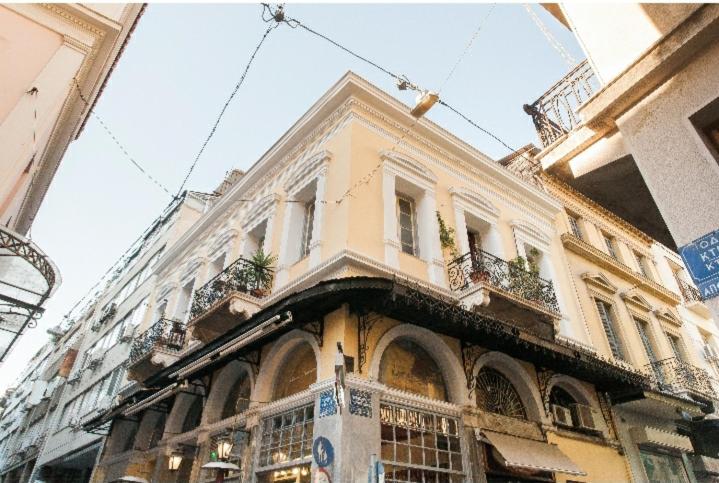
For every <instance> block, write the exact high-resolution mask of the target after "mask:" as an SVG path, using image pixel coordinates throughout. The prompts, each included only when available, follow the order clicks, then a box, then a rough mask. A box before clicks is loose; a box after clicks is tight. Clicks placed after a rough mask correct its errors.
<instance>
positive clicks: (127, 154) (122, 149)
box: [72, 77, 172, 196]
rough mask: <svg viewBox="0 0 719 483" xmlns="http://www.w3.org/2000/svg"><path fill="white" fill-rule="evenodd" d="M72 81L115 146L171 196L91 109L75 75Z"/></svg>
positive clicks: (90, 110) (89, 110)
mask: <svg viewBox="0 0 719 483" xmlns="http://www.w3.org/2000/svg"><path fill="white" fill-rule="evenodd" d="M72 80H73V83H74V85H75V88H76V89H77V93H78V94H79V95H80V99H82V102H83V103H84V104H85V108H87V109H88V113H89V114H90V115H92V116H93V117H94V118H95V119H96V120H97V122H99V123H100V126H102V128H103V129H104V130H105V132H106V133H107V134H108V135H109V136H110V137H111V138H112V140H113V141H114V142H115V144H116V145H117V147H119V148H120V150H121V151H122V152H123V154H124V155H125V157H126V158H127V159H128V160H129V161H130V162H131V163H132V164H133V165H134V166H135V167H136V168H137V169H138V170H140V172H141V173H142V174H143V175H145V177H147V179H149V180H150V181H152V182H153V183H154V184H155V185H156V186H157V187H159V188H160V189H161V190H162V191H164V192H165V193H167V194H168V195H169V196H172V193H170V190H168V189H167V188H166V187H165V185H163V184H162V183H160V182H159V181H158V180H157V179H155V177H154V176H152V175H151V174H150V173H148V172H147V170H146V169H145V168H143V167H142V166H141V165H140V163H138V162H137V161H136V160H135V158H133V157H132V155H130V153H129V152H128V151H127V149H126V148H125V146H124V145H123V144H122V143H121V142H120V140H119V139H118V138H117V136H115V133H113V132H112V130H111V129H110V128H109V127H108V125H107V124H105V121H103V120H102V118H101V117H100V116H99V115H98V114H97V113H96V112H95V109H93V108H92V107H91V106H90V102H89V101H88V100H87V97H85V94H83V92H82V89H81V88H80V84H79V83H78V81H77V77H73V78H72Z"/></svg>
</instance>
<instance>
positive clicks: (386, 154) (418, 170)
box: [379, 150, 437, 185]
mask: <svg viewBox="0 0 719 483" xmlns="http://www.w3.org/2000/svg"><path fill="white" fill-rule="evenodd" d="M379 155H380V158H382V160H383V161H384V166H385V167H390V168H392V169H393V170H394V171H396V172H397V173H399V174H406V175H409V177H410V178H415V181H416V180H421V181H423V182H424V183H426V184H430V185H434V184H435V183H437V176H436V175H435V174H434V173H433V172H432V171H430V170H429V169H428V168H427V167H426V166H424V165H423V164H422V163H420V162H419V161H417V160H415V159H412V158H410V157H409V156H407V155H406V154H402V153H398V152H396V151H391V150H384V151H380V153H379Z"/></svg>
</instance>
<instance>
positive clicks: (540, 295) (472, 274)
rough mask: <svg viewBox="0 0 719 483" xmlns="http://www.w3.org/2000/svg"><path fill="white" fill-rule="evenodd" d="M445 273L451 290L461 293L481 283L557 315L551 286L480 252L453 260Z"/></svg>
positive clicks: (556, 303)
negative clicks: (535, 304) (533, 303)
mask: <svg viewBox="0 0 719 483" xmlns="http://www.w3.org/2000/svg"><path fill="white" fill-rule="evenodd" d="M447 273H448V276H449V287H450V288H451V289H452V290H455V291H461V290H464V289H466V288H468V287H469V286H471V285H472V284H475V283H482V282H483V283H487V284H489V285H492V286H494V287H496V288H499V289H501V290H504V291H506V292H509V293H511V294H513V295H517V296H519V297H521V298H523V299H525V300H528V301H531V302H535V303H537V304H539V305H541V306H542V307H544V308H545V309H547V310H550V311H552V312H555V313H559V303H558V302H557V295H556V294H555V292H554V286H553V285H552V282H550V281H549V280H544V279H543V278H541V277H539V276H538V275H536V274H534V273H531V272H528V271H526V270H523V269H521V268H519V267H516V266H512V265H511V264H510V263H509V262H507V261H506V260H502V259H501V258H499V257H496V256H494V255H492V254H491V253H487V252H485V251H483V250H476V251H472V252H469V253H465V254H464V255H462V256H461V257H458V258H456V259H454V260H453V261H452V262H450V263H449V265H447Z"/></svg>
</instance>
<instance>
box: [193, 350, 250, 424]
mask: <svg viewBox="0 0 719 483" xmlns="http://www.w3.org/2000/svg"><path fill="white" fill-rule="evenodd" d="M242 377H247V378H249V380H250V394H252V388H254V385H255V373H254V372H253V371H252V366H251V365H250V364H248V363H247V362H240V361H232V362H230V363H229V364H227V365H226V366H225V367H223V368H222V369H221V370H220V371H218V372H217V373H216V374H215V382H214V383H213V384H212V389H211V391H210V395H209V396H208V398H207V402H206V403H205V411H204V413H203V414H202V422H203V424H206V423H216V422H217V421H220V420H221V419H222V410H223V408H224V406H225V403H226V402H227V398H228V397H229V395H230V393H231V391H230V387H231V385H233V384H236V383H237V382H239V380H240V378H242Z"/></svg>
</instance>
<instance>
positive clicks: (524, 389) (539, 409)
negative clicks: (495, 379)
mask: <svg viewBox="0 0 719 483" xmlns="http://www.w3.org/2000/svg"><path fill="white" fill-rule="evenodd" d="M484 367H487V368H490V369H494V370H495V371H497V372H499V373H500V374H501V375H503V376H504V377H505V378H506V379H507V380H509V382H510V383H512V386H514V389H515V390H516V391H517V393H518V394H519V397H520V398H521V399H522V404H523V405H524V410H525V411H526V413H527V419H529V420H530V421H542V422H546V421H547V417H546V414H545V413H544V410H543V407H544V405H543V404H542V397H541V396H540V394H539V389H538V388H537V386H536V384H535V383H534V381H533V379H532V377H531V376H530V374H529V373H528V372H527V371H526V369H524V367H522V365H521V364H520V363H519V362H517V361H516V360H514V359H512V358H511V357H509V356H508V355H506V354H503V353H501V352H495V351H491V352H486V353H484V354H482V355H481V356H479V358H478V359H477V362H476V363H475V365H474V368H473V371H472V376H473V377H475V378H476V377H477V374H479V371H480V370H482V368H484Z"/></svg>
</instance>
